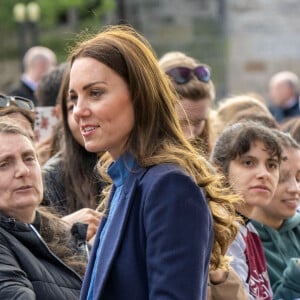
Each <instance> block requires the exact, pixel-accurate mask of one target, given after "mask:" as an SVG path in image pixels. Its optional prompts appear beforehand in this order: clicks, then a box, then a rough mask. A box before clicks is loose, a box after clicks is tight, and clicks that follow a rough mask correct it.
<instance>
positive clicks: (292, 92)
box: [269, 71, 300, 122]
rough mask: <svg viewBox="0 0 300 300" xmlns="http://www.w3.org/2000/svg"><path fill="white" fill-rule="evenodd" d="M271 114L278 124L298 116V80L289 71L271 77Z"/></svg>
mask: <svg viewBox="0 0 300 300" xmlns="http://www.w3.org/2000/svg"><path fill="white" fill-rule="evenodd" d="M269 94H270V99H271V103H272V104H271V105H270V107H269V109H270V111H271V113H272V114H273V116H274V117H275V119H276V120H277V121H278V122H282V121H284V120H285V119H287V118H290V117H295V116H298V115H300V108H299V78H298V76H297V75H296V74H295V73H293V72H289V71H283V72H279V73H276V74H275V75H273V76H272V77H271V79H270V82H269Z"/></svg>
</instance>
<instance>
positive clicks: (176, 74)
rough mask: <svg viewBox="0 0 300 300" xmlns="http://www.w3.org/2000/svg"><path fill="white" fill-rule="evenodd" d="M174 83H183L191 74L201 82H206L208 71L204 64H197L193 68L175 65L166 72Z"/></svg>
mask: <svg viewBox="0 0 300 300" xmlns="http://www.w3.org/2000/svg"><path fill="white" fill-rule="evenodd" d="M166 74H168V75H169V76H170V77H171V78H172V79H173V80H174V81H175V82H176V83H178V84H185V83H188V82H189V81H190V80H191V79H192V75H195V76H196V78H197V79H198V80H200V81H202V82H205V83H208V82H209V80H210V71H209V69H208V68H207V67H206V66H197V67H195V68H194V69H190V68H187V67H176V68H173V69H171V70H169V71H167V72H166Z"/></svg>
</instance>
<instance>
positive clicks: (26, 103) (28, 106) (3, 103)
mask: <svg viewBox="0 0 300 300" xmlns="http://www.w3.org/2000/svg"><path fill="white" fill-rule="evenodd" d="M12 103H14V104H15V105H16V106H18V107H19V108H22V109H25V110H30V111H34V103H33V102H32V101H31V100H29V99H27V98H24V97H20V96H6V95H1V94H0V107H9V106H10V105H11V104H12Z"/></svg>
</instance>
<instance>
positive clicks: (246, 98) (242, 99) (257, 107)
mask: <svg viewBox="0 0 300 300" xmlns="http://www.w3.org/2000/svg"><path fill="white" fill-rule="evenodd" d="M242 112H244V113H247V112H251V114H254V115H255V114H257V115H259V116H266V117H268V118H270V119H273V116H272V114H271V112H270V111H269V109H268V107H267V106H266V105H265V104H264V103H263V102H262V100H259V99H257V98H256V97H254V96H252V95H247V94H243V95H238V96H232V97H228V98H225V99H223V100H221V101H220V102H219V104H218V107H217V108H216V110H215V113H214V115H213V117H212V119H211V124H212V125H211V128H213V131H212V135H213V140H214V142H215V141H216V140H217V138H218V136H219V135H220V134H221V133H222V131H223V130H224V129H225V128H226V126H228V125H229V124H231V123H232V120H233V119H235V118H236V116H237V114H241V113H242Z"/></svg>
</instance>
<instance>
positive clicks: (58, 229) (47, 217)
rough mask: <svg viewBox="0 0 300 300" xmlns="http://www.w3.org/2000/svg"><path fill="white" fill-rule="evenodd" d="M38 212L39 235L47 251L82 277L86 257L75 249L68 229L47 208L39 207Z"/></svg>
mask: <svg viewBox="0 0 300 300" xmlns="http://www.w3.org/2000/svg"><path fill="white" fill-rule="evenodd" d="M38 211H39V212H40V215H41V225H40V235H41V236H42V238H43V239H44V241H45V242H46V243H47V245H48V247H49V249H50V250H51V251H52V252H53V253H54V254H55V255H56V256H57V257H59V258H60V259H61V260H62V261H63V262H64V263H65V264H66V265H67V266H68V267H70V268H71V269H73V270H74V271H75V272H77V273H78V275H80V276H81V277H83V275H84V272H85V269H86V265H87V256H86V254H84V253H81V252H79V251H78V249H76V245H74V237H73V236H72V235H71V231H70V228H68V227H67V226H66V224H65V223H64V222H63V221H62V220H61V218H59V217H58V216H56V215H55V213H54V212H52V211H50V208H49V207H39V209H38Z"/></svg>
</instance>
